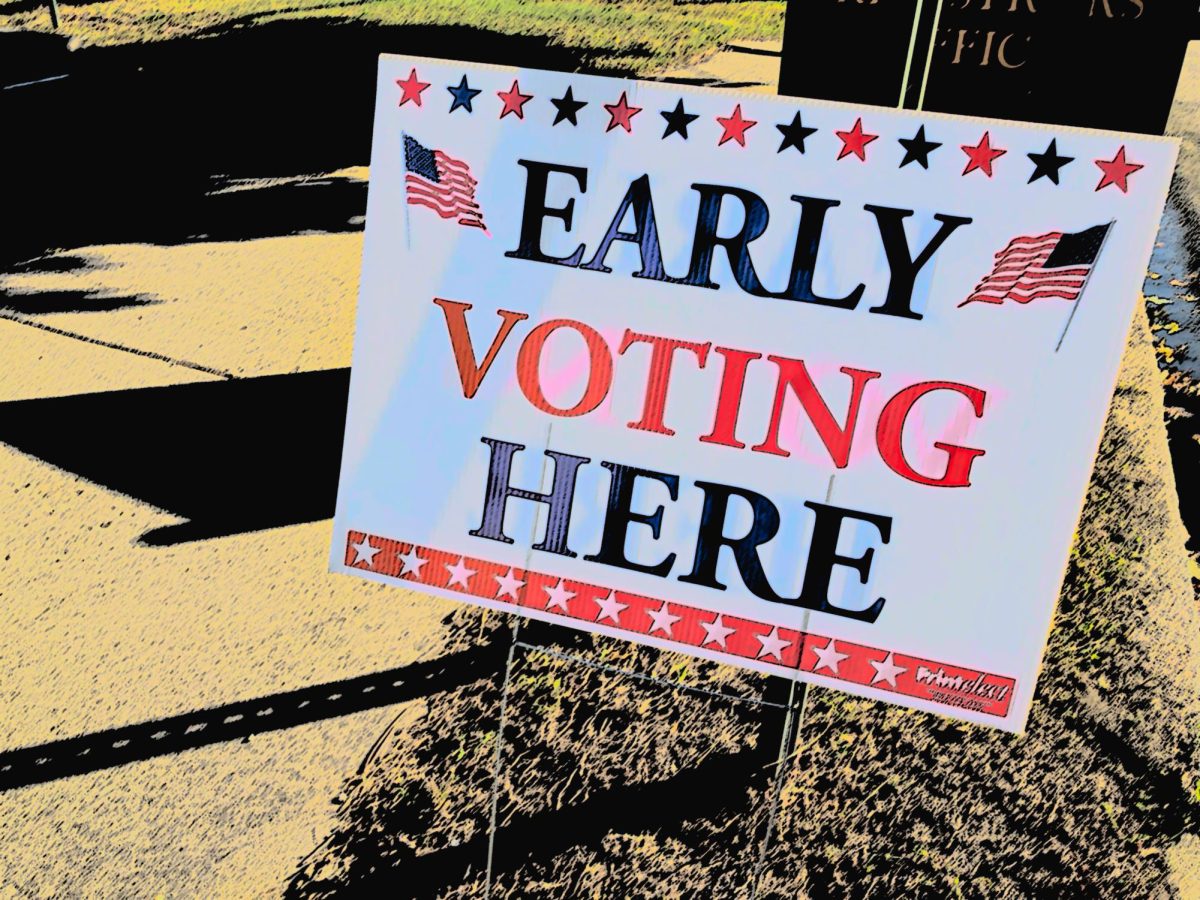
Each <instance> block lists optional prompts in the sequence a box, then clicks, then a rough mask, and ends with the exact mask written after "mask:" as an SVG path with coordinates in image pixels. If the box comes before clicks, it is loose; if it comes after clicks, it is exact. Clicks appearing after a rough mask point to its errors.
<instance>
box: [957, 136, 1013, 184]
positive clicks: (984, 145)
mask: <svg viewBox="0 0 1200 900" xmlns="http://www.w3.org/2000/svg"><path fill="white" fill-rule="evenodd" d="M962 151H963V153H965V154H967V159H968V161H967V167H966V168H965V169H963V174H964V175H969V174H970V173H971V172H974V171H975V170H976V169H978V170H979V171H981V172H982V173H983V174H984V175H986V176H987V177H988V178H991V177H992V163H994V162H995V161H996V160H998V159H999V158H1000V157H1002V156H1003V155H1004V154H1005V153H1007V152H1008V151H1007V150H1001V149H1000V148H999V147H993V146H992V136H991V134H990V133H989V132H987V131H985V132H984V133H983V140H981V141H980V142H979V145H978V146H976V147H972V146H971V145H970V144H963V145H962Z"/></svg>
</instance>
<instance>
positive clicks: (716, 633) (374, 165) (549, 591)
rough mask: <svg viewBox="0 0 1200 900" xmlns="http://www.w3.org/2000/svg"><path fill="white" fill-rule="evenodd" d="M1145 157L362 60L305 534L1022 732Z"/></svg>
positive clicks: (1150, 231) (577, 620)
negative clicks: (366, 171)
mask: <svg viewBox="0 0 1200 900" xmlns="http://www.w3.org/2000/svg"><path fill="white" fill-rule="evenodd" d="M1174 159H1175V146H1174V144H1173V143H1172V142H1169V141H1166V140H1155V139H1147V138H1141V137H1132V136H1125V135H1115V134H1106V133H1101V132H1087V131H1079V130H1072V129H1067V128H1048V127H1040V126H1039V127H1034V126H1023V125H1018V124H1013V123H1007V122H995V121H982V120H975V119H966V118H956V117H949V116H941V115H924V114H920V113H912V112H898V111H892V110H886V109H877V108H871V107H854V106H849V105H843V104H832V103H822V102H815V101H804V100H793V99H783V98H775V97H769V96H764V95H760V94H740V93H735V92H726V91H715V90H697V89H692V88H687V87H680V86H677V85H670V84H651V83H645V82H636V81H624V80H619V79H611V78H598V77H588V76H581V75H566V74H559V73H552V72H542V71H534V70H528V69H506V68H498V67H487V66H477V65H466V64H462V63H456V62H441V61H436V60H429V59H408V58H397V57H384V58H383V59H382V61H381V65H380V70H379V82H378V99H377V102H376V108H375V136H374V149H373V155H372V159H371V188H370V201H369V207H368V215H367V231H366V242H365V250H364V258H363V270H362V288H361V296H360V300H359V308H358V329H357V336H356V338H355V348H354V367H353V376H352V386H351V392H350V406H349V419H348V422H347V429H346V443H345V454H344V459H343V463H342V472H341V485H340V490H339V496H338V510H337V518H336V521H335V525H334V535H333V558H332V565H333V568H334V569H335V570H337V571H344V572H350V573H354V574H356V575H359V576H362V577H365V578H371V579H374V580H378V581H383V582H387V583H393V584H398V585H403V586H406V587H412V588H416V589H419V590H423V591H428V592H430V593H434V594H439V595H443V596H449V597H455V598H459V599H464V600H467V601H469V602H472V603H477V604H480V605H483V606H488V607H492V608H495V609H501V610H505V611H510V612H517V613H520V614H523V615H527V616H532V617H534V618H538V619H543V620H546V621H550V622H557V623H560V624H562V625H567V626H570V627H574V628H582V629H587V630H590V631H598V632H602V633H604V634H610V635H614V636H618V637H624V638H628V639H630V640H634V641H639V642H642V643H648V644H653V645H655V646H658V647H662V648H664V649H669V650H675V651H682V652H686V653H691V654H693V655H696V656H701V657H705V658H709V659H716V660H720V661H722V662H727V663H733V664H736V665H742V666H746V667H749V668H752V669H757V670H760V671H764V672H770V673H774V674H780V675H785V676H789V677H799V678H800V679H803V680H805V681H811V682H813V683H816V684H822V685H826V686H830V687H838V688H841V689H843V690H847V691H851V692H853V693H857V694H862V695H865V696H869V697H875V698H878V699H884V700H888V701H891V702H894V703H899V704H903V705H906V706H913V707H917V708H920V709H925V710H930V711H933V712H939V713H947V714H950V715H955V716H959V717H961V718H965V719H970V720H972V721H976V722H981V723H985V724H989V725H995V726H998V727H1001V728H1006V729H1010V730H1020V729H1021V728H1022V727H1023V725H1024V722H1025V719H1026V716H1027V714H1028V710H1029V704H1030V699H1031V697H1032V695H1033V692H1034V687H1035V683H1036V679H1037V672H1038V667H1039V664H1040V660H1041V655H1042V651H1043V647H1044V644H1045V640H1046V635H1047V631H1048V629H1049V627H1050V622H1051V616H1052V613H1053V610H1054V604H1055V600H1056V599H1057V596H1058V592H1059V589H1060V585H1061V582H1062V578H1063V573H1064V571H1065V567H1066V561H1067V555H1068V551H1069V548H1070V545H1071V540H1072V534H1073V531H1074V528H1075V525H1076V521H1077V519H1078V516H1079V512H1080V508H1081V505H1082V501H1083V496H1084V491H1085V488H1086V485H1087V482H1088V477H1089V473H1090V471H1091V467H1092V461H1093V458H1094V456H1095V452H1096V447H1097V444H1098V441H1099V437H1100V430H1101V427H1102V424H1103V422H1104V417H1105V412H1106V410H1107V407H1108V402H1109V398H1110V397H1111V394H1112V390H1113V384H1114V380H1115V377H1116V371H1117V366H1118V363H1119V361H1120V358H1121V354H1122V350H1123V348H1124V344H1125V336H1126V332H1127V330H1128V326H1129V322H1130V316H1131V314H1132V313H1133V310H1134V306H1135V302H1136V300H1137V297H1138V291H1139V287H1140V284H1141V280H1142V278H1143V273H1144V271H1145V267H1146V263H1147V260H1148V259H1149V256H1150V250H1151V246H1152V243H1153V240H1154V235H1155V231H1156V228H1157V223H1158V221H1159V215H1160V213H1161V211H1162V207H1163V202H1164V197H1165V193H1166V189H1167V184H1168V181H1169V178H1170V174H1171V171H1172V167H1173V164H1174Z"/></svg>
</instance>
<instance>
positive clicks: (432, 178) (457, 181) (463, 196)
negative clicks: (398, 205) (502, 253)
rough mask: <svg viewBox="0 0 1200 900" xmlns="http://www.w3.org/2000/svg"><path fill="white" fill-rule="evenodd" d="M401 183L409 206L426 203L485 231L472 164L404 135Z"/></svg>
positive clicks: (460, 222) (451, 217) (460, 223)
mask: <svg viewBox="0 0 1200 900" xmlns="http://www.w3.org/2000/svg"><path fill="white" fill-rule="evenodd" d="M404 169H405V174H404V183H405V187H406V189H407V191H408V202H409V205H410V206H425V207H428V208H429V209H432V210H433V211H434V212H435V213H437V214H438V215H439V216H441V217H442V218H443V219H455V220H457V222H458V224H459V225H465V226H468V227H470V228H479V229H482V230H483V232H484V233H485V234H486V233H487V225H485V224H484V222H483V211H482V210H481V209H480V208H479V203H478V202H477V201H476V200H475V186H476V185H478V184H479V182H478V181H476V180H475V178H474V177H473V176H472V175H471V167H470V166H469V165H467V164H466V163H465V162H463V161H462V160H461V159H455V158H454V157H453V156H450V155H448V154H446V153H443V152H442V151H441V150H431V149H429V148H428V147H426V146H425V145H424V144H422V143H421V142H420V141H417V140H415V139H414V138H412V137H411V136H409V135H407V134H406V135H404Z"/></svg>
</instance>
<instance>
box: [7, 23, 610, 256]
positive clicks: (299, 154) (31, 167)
mask: <svg viewBox="0 0 1200 900" xmlns="http://www.w3.org/2000/svg"><path fill="white" fill-rule="evenodd" d="M35 37H36V40H35V39H34V38H35ZM59 44H62V46H61V47H60V46H59ZM430 47H453V48H454V50H455V56H456V57H458V58H460V59H463V60H469V61H478V62H490V63H513V62H519V63H520V64H522V65H527V66H538V67H542V68H549V69H559V70H566V71H577V70H579V69H581V68H584V69H586V68H588V65H589V62H588V58H587V53H586V52H585V51H581V50H575V49H572V48H569V47H561V46H550V45H549V43H548V41H547V39H545V38H536V37H521V36H510V35H503V34H497V33H495V32H491V31H487V30H483V29H477V28H470V27H463V26H386V27H385V26H370V25H366V24H363V23H346V22H345V21H344V20H334V19H316V18H314V19H305V20H292V21H273V22H266V23H262V24H257V23H256V21H255V20H254V19H253V18H250V17H248V18H247V19H246V20H241V21H235V22H233V23H227V24H226V25H223V26H222V28H221V31H220V32H219V33H211V34H206V35H205V34H202V35H200V36H189V37H185V38H180V39H176V40H169V41H158V42H152V43H145V44H136V45H125V46H116V47H90V48H83V49H80V50H77V51H76V52H74V53H68V52H67V51H66V50H65V43H63V42H61V41H60V42H58V43H55V40H54V38H53V37H52V36H48V35H37V36H34V35H0V57H3V59H4V62H3V65H0V75H3V77H4V79H5V81H4V84H5V85H7V84H13V83H17V82H19V81H25V80H27V78H26V75H27V74H31V73H32V74H33V75H34V76H35V77H42V76H44V75H46V74H68V75H69V77H67V78H65V79H60V80H57V81H51V82H46V83H42V84H35V85H32V86H29V87H24V88H20V89H14V90H4V91H0V117H2V119H3V121H4V125H5V129H4V130H5V154H6V159H7V162H6V166H5V168H6V171H9V172H22V173H25V177H22V178H19V179H14V181H13V183H12V184H10V185H9V187H8V188H7V189H6V194H7V195H8V196H6V198H5V203H4V206H3V210H2V211H0V227H2V228H3V229H4V231H5V232H6V237H5V240H4V242H3V246H2V248H0V265H4V264H6V263H12V262H14V261H17V260H22V259H28V258H30V257H34V256H37V255H40V254H42V253H44V252H46V251H47V250H50V249H53V248H72V247H80V246H87V245H92V244H102V243H123V242H141V241H144V242H153V243H157V244H174V243H181V242H185V241H194V240H204V239H208V240H243V239H248V238H256V237H264V236H270V235H280V234H292V233H296V232H298V231H304V230H324V231H339V230H354V229H357V228H360V227H361V221H362V220H361V217H362V216H363V214H364V213H365V209H366V203H365V185H364V184H363V183H362V182H346V181H341V180H338V179H329V180H326V181H324V182H321V183H316V184H314V183H311V182H309V183H305V184H304V185H302V186H301V185H295V184H294V185H290V186H285V187H278V188H270V189H263V190H247V191H239V192H232V193H225V192H222V193H217V194H213V193H212V192H213V190H214V188H217V187H219V185H220V183H221V181H222V180H224V179H229V178H266V177H279V176H294V175H298V174H320V173H329V172H335V171H337V170H339V169H343V168H348V167H353V166H365V165H366V164H367V162H368V159H369V155H370V140H371V123H372V117H373V109H374V94H375V72H376V66H377V60H378V56H379V54H380V53H381V52H390V53H413V54H425V53H428V51H429V48H430ZM43 69H44V70H46V71H43ZM50 70H54V72H51V71H50ZM436 87H437V86H435V88H436ZM443 99H446V100H447V102H449V95H446V97H445V98H443Z"/></svg>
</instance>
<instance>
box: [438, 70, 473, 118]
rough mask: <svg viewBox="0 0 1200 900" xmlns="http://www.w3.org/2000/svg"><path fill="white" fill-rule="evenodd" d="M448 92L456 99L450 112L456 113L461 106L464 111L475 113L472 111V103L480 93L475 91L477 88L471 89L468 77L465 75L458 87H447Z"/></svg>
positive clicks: (451, 105)
mask: <svg viewBox="0 0 1200 900" xmlns="http://www.w3.org/2000/svg"><path fill="white" fill-rule="evenodd" d="M446 90H448V91H449V92H450V93H451V95H452V96H453V97H454V102H453V103H451V104H450V112H454V111H455V110H456V109H458V108H459V107H460V106H461V107H462V108H463V109H465V110H466V111H467V112H474V111H475V110H473V109H471V101H472V100H473V99H474V98H475V97H476V96H477V95H478V94H479V93H480V92H479V91H477V90H475V88H473V87H471V86H470V85H469V84H467V76H466V75H464V76H463V77H462V81H460V82H459V83H458V87H450V86H449V85H447V86H446Z"/></svg>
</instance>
